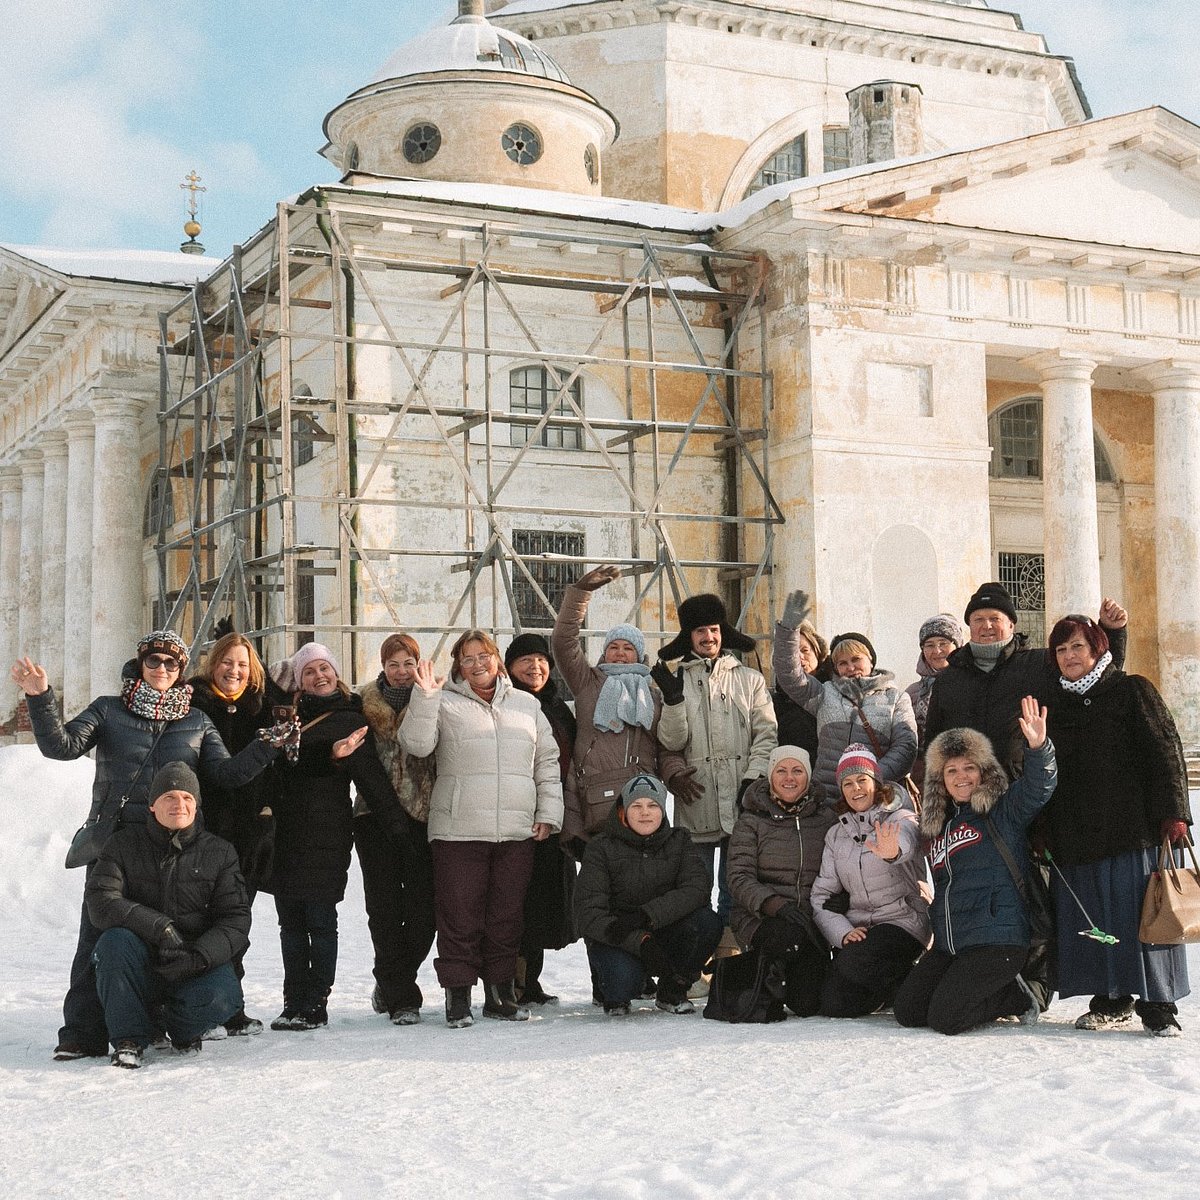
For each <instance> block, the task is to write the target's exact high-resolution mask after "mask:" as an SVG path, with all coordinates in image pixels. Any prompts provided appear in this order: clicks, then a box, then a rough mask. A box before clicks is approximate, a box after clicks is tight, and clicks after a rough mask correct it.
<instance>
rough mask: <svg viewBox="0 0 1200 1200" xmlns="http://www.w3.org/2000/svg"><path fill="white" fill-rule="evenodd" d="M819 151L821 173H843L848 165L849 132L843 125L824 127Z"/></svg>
mask: <svg viewBox="0 0 1200 1200" xmlns="http://www.w3.org/2000/svg"><path fill="white" fill-rule="evenodd" d="M821 150H822V159H823V161H822V165H821V169H822V170H823V171H826V172H828V171H844V170H845V169H846V168H847V167H848V166H849V165H850V130H849V129H847V128H846V126H845V125H826V126H825V129H824V130H823V132H822V135H821Z"/></svg>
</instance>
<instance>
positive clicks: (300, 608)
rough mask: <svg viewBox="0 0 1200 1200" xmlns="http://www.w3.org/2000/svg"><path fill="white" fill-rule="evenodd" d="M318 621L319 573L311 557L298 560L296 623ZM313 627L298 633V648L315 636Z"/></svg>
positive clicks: (304, 623)
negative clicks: (317, 573)
mask: <svg viewBox="0 0 1200 1200" xmlns="http://www.w3.org/2000/svg"><path fill="white" fill-rule="evenodd" d="M316 623H317V575H316V570H315V564H314V562H313V560H312V559H311V558H298V559H297V560H296V624H297V625H315V624H316ZM315 636H316V635H315V634H314V633H313V631H312V630H311V629H306V630H303V631H301V632H300V633H297V634H296V647H297V649H298V648H299V647H301V646H303V645H305V644H306V643H307V642H311V641H313V640H314V638H315Z"/></svg>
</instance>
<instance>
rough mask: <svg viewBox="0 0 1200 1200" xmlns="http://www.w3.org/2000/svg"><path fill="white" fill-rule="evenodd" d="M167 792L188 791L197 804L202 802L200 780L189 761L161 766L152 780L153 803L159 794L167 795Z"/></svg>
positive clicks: (151, 793)
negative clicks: (188, 763)
mask: <svg viewBox="0 0 1200 1200" xmlns="http://www.w3.org/2000/svg"><path fill="white" fill-rule="evenodd" d="M167 792H187V794H188V795H189V796H191V797H193V798H194V799H195V801H196V803H197V804H199V803H200V781H199V780H198V779H197V778H196V773H195V772H194V771H193V770H192V768H191V767H189V766H188V765H187V763H181V762H170V763H167V765H166V766H165V767H160V768H159V770H158V772H157V774H156V775H155V776H154V778H153V779H152V780H151V781H150V803H151V804H153V803H154V801H155V800H157V799H158V798H159V796H165V795H166V794H167Z"/></svg>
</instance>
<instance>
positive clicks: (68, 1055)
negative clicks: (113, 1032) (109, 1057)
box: [54, 1041, 108, 1062]
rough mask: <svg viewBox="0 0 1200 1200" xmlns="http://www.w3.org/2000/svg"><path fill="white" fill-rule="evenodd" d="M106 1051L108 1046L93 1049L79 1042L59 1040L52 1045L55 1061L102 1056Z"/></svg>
mask: <svg viewBox="0 0 1200 1200" xmlns="http://www.w3.org/2000/svg"><path fill="white" fill-rule="evenodd" d="M107 1053H108V1047H107V1046H106V1047H105V1048H104V1049H103V1050H95V1049H92V1048H91V1047H90V1046H84V1045H83V1044H81V1043H80V1042H71V1041H61V1042H59V1043H58V1045H57V1046H55V1047H54V1061H55V1062H74V1061H75V1059H77V1058H103V1057H104V1056H105V1055H106V1054H107Z"/></svg>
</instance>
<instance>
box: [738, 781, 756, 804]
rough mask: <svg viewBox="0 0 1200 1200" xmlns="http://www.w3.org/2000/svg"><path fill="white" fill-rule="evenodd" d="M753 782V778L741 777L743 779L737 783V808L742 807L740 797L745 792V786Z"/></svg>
mask: <svg viewBox="0 0 1200 1200" xmlns="http://www.w3.org/2000/svg"><path fill="white" fill-rule="evenodd" d="M753 782H754V780H753V779H743V780H742V782H741V783H739V784H738V795H737V803H738V809H739V810H740V809H741V807H742V797H743V796H744V795H745V794H746V789H747V788H748V787H749V786H750V785H751V784H752V783H753Z"/></svg>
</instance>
